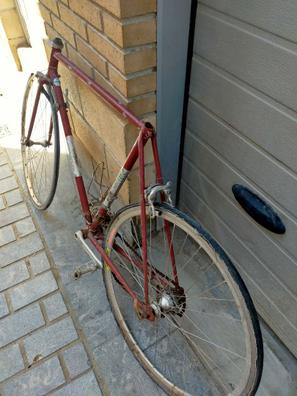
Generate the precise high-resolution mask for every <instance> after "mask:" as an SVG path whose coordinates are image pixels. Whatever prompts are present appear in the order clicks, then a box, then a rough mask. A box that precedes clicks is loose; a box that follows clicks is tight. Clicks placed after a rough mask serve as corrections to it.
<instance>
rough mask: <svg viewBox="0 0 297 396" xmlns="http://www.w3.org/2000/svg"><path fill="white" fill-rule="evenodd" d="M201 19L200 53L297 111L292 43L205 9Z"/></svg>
mask: <svg viewBox="0 0 297 396" xmlns="http://www.w3.org/2000/svg"><path fill="white" fill-rule="evenodd" d="M201 9H202V8H201ZM197 18H198V21H199V23H197V27H198V29H197V37H198V40H196V42H195V48H194V50H195V52H196V53H199V54H200V56H202V57H204V58H206V59H208V60H210V61H211V62H213V63H214V64H216V65H217V66H219V67H221V68H222V69H224V70H228V72H229V73H232V74H234V75H235V76H236V77H238V78H240V79H242V80H243V81H245V82H247V83H248V84H250V85H251V86H253V87H257V89H259V90H260V91H262V92H264V93H265V94H267V95H269V96H271V97H273V98H275V99H276V100H277V101H278V102H280V103H283V104H285V105H287V106H288V107H291V108H293V109H295V110H296V109H297V103H296V90H297V80H296V78H295V71H296V65H297V53H296V52H295V51H293V48H292V44H291V43H288V41H286V40H283V39H278V38H276V37H275V36H272V35H268V36H267V37H266V36H265V35H264V34H263V31H258V30H257V29H255V28H254V27H252V26H249V25H246V24H245V23H240V22H238V21H236V23H234V19H233V18H230V17H225V16H224V14H220V13H217V12H215V11H205V9H204V8H203V11H202V10H201V11H200V12H199V13H198V15H197ZM232 22H233V24H231V23H232ZM272 38H273V40H272ZM285 45H286V47H285ZM294 50H296V48H294Z"/></svg>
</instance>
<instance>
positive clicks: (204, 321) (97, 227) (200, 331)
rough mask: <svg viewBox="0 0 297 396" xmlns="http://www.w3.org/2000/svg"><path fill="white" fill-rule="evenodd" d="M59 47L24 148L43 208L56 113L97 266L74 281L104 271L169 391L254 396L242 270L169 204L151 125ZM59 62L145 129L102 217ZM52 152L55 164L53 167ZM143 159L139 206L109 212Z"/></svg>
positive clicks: (33, 95) (51, 189)
mask: <svg viewBox="0 0 297 396" xmlns="http://www.w3.org/2000/svg"><path fill="white" fill-rule="evenodd" d="M62 49H63V42H62V40H61V39H59V38H55V39H54V40H53V41H52V50H51V55H50V60H49V66H48V71H47V73H46V74H43V73H41V72H37V73H35V74H31V76H30V78H29V81H28V84H27V88H26V91H25V95H24V102H23V110H22V138H21V150H22V157H23V167H24V173H25V180H26V185H27V190H28V193H29V196H30V198H31V200H32V203H33V204H34V205H35V206H36V207H37V208H38V209H40V210H45V209H47V208H48V207H49V205H50V204H51V202H52V199H53V197H54V194H55V191H56V186H57V180H58V173H59V147H60V144H59V122H58V113H59V114H60V119H61V123H62V127H63V130H64V134H65V137H66V141H67V146H68V152H69V157H70V161H71V164H72V170H73V174H74V178H75V182H76V187H77V191H78V196H79V199H80V203H81V209H82V215H83V218H84V220H85V228H84V229H83V230H80V231H78V232H76V237H77V238H78V240H79V242H80V243H81V246H82V248H83V249H84V250H85V251H86V252H87V253H88V254H89V256H90V257H91V258H92V260H93V262H94V265H93V267H92V268H87V269H86V268H84V269H83V268H81V269H80V270H79V271H80V272H79V271H78V272H77V274H76V275H77V276H80V275H81V274H83V273H84V272H88V271H91V270H95V269H96V268H99V267H100V268H102V269H103V276H104V281H105V286H106V292H107V296H108V298H109V301H110V304H111V307H112V310H113V312H114V315H115V318H116V320H117V323H118V325H119V327H120V329H121V331H122V333H123V336H124V338H125V340H126V342H127V344H128V345H129V347H130V349H131V351H132V352H133V353H134V355H135V356H136V358H137V359H138V360H139V361H140V363H141V364H142V366H143V367H144V369H145V370H146V371H147V372H148V374H149V375H150V376H151V377H152V379H153V380H155V381H156V382H157V383H158V384H159V385H160V386H161V387H162V388H163V389H164V390H165V391H166V392H168V393H169V394H171V395H179V396H180V395H196V394H203V395H205V394H213V395H233V396H235V395H254V394H255V392H256V390H257V388H258V385H259V382H260V378H261V373H262V364H263V345H262V338H261V332H260V326H259V322H258V318H257V314H256V311H255V308H254V305H253V302H252V300H251V297H250V295H249V293H248V290H247V288H246V286H245V285H244V283H243V281H242V279H241V277H240V275H239V273H238V272H237V270H236V269H235V267H234V265H233V264H232V262H231V261H230V259H229V258H228V257H227V255H226V253H225V252H224V251H223V250H222V248H221V247H220V246H219V245H218V243H217V242H216V241H215V240H214V239H212V237H211V236H210V235H209V234H208V233H207V232H206V231H205V230H204V229H203V227H202V226H201V225H200V224H198V223H197V222H195V221H193V220H192V219H191V218H189V217H188V216H187V215H186V214H184V213H182V212H181V211H180V210H178V209H176V208H174V207H173V206H172V202H171V198H170V185H169V184H168V183H167V184H164V182H163V179H162V173H161V165H160V160H159V154H158V148H157V141H156V133H155V130H154V128H153V126H152V125H151V124H149V123H145V122H143V121H141V120H139V119H138V118H137V117H136V116H135V115H134V114H132V113H131V112H130V111H129V110H128V109H127V108H126V107H125V106H124V105H122V104H121V103H120V102H119V101H118V100H117V99H115V98H114V97H113V96H112V95H111V94H109V93H108V92H107V91H106V90H105V89H104V88H102V87H101V86H100V85H98V84H97V83H96V82H95V81H94V80H92V79H91V78H90V77H88V76H87V75H86V74H85V73H84V72H83V71H82V70H80V69H79V68H78V67H77V66H76V65H75V64H74V63H73V62H71V61H70V60H69V59H68V58H66V57H65V56H64V55H63V54H62ZM59 62H61V63H62V64H63V65H64V66H66V67H67V68H68V69H69V70H71V71H72V73H73V74H74V75H75V76H76V77H77V78H79V79H80V80H81V81H82V82H84V83H85V84H87V85H88V86H89V87H90V89H92V90H93V91H94V92H95V93H96V94H97V95H99V96H100V97H101V98H102V99H103V100H104V101H105V102H106V103H108V105H109V106H111V107H112V108H113V109H114V110H115V111H117V112H119V113H120V114H122V116H124V117H125V118H126V119H127V120H128V121H129V122H131V123H132V124H133V125H135V126H136V127H137V128H138V129H139V135H138V138H137V140H136V142H135V143H134V146H133V148H132V149H131V151H130V153H129V155H128V157H127V159H126V161H125V163H124V165H123V166H122V168H121V170H120V172H119V174H118V176H117V177H116V179H115V181H114V183H113V184H112V186H111V187H110V189H109V190H107V194H106V196H105V199H104V201H103V202H102V203H101V205H100V207H99V208H98V209H97V210H96V212H95V213H92V211H91V210H90V205H89V201H88V196H87V193H86V189H85V186H84V182H83V178H82V175H81V172H80V167H79V163H78V158H77V154H76V150H75V146H74V143H73V137H72V132H71V127H70V123H69V118H68V109H67V103H65V100H64V96H63V92H62V89H61V81H60V77H59V75H58V64H59ZM31 99H32V102H30V100H31ZM30 103H31V105H30ZM149 140H150V141H151V145H152V150H153V159H154V164H155V173H156V183H155V184H154V185H151V186H149V187H147V186H146V185H145V172H144V146H145V144H146V143H147V142H148V141H149ZM49 153H50V154H51V156H52V157H53V160H52V161H51V162H46V158H47V157H48V155H49ZM137 159H138V160H139V189H140V193H139V194H140V203H139V204H133V205H128V206H125V207H123V208H122V209H120V210H119V211H117V212H116V213H112V209H111V205H112V203H113V202H114V200H115V199H116V198H117V196H118V193H119V191H120V189H121V187H122V186H123V184H124V182H125V181H126V179H127V177H128V175H129V172H130V171H131V169H132V167H133V165H134V164H135V162H136V160H137ZM91 246H92V247H93V249H94V248H95V251H96V252H97V254H94V250H92V249H91Z"/></svg>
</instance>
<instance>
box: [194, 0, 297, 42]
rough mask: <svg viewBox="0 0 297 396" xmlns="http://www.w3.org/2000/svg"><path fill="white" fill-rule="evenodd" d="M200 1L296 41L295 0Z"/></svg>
mask: <svg viewBox="0 0 297 396" xmlns="http://www.w3.org/2000/svg"><path fill="white" fill-rule="evenodd" d="M201 3H204V4H206V5H208V6H210V7H213V8H215V9H216V10H218V11H222V12H224V13H225V14H227V15H231V16H234V17H236V18H238V19H241V20H242V21H245V22H248V23H250V24H251V25H255V26H258V27H259V28H261V29H264V30H267V31H268V32H272V33H275V34H276V35H279V36H281V37H284V38H287V39H289V40H292V41H296V37H297V24H296V20H297V8H296V0H252V1H247V0H203V1H201ZM247 3H248V6H247Z"/></svg>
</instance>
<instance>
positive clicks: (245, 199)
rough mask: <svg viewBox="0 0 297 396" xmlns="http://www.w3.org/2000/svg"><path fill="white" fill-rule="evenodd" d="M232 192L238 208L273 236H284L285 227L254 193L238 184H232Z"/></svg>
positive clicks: (269, 207)
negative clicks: (273, 234)
mask: <svg viewBox="0 0 297 396" xmlns="http://www.w3.org/2000/svg"><path fill="white" fill-rule="evenodd" d="M232 192H233V194H234V197H235V199H236V200H237V202H238V203H239V204H240V206H241V207H242V208H243V209H244V210H245V211H246V213H247V214H248V215H250V216H251V217H252V218H253V219H254V220H255V221H256V222H257V223H258V224H260V225H261V226H263V227H265V228H266V229H267V230H269V231H271V232H274V233H275V234H284V233H285V232H286V227H285V226H284V223H283V222H282V220H281V218H280V217H279V215H278V214H277V213H276V212H275V211H274V210H273V209H272V208H271V206H270V205H268V204H267V203H266V202H265V201H264V200H263V199H262V198H260V197H259V196H258V195H256V194H255V193H254V192H252V191H251V190H249V189H248V188H247V187H244V186H242V185H240V184H234V185H233V186H232Z"/></svg>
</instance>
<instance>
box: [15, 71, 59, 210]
mask: <svg viewBox="0 0 297 396" xmlns="http://www.w3.org/2000/svg"><path fill="white" fill-rule="evenodd" d="M32 120H33V121H32ZM32 123H33V124H32ZM21 145H22V159H23V169H24V175H25V181H26V185H27V190H28V193H29V196H30V198H31V201H32V202H33V204H34V206H36V207H37V208H38V209H40V210H44V209H47V208H48V207H49V205H50V204H51V202H52V200H53V197H54V195H55V191H56V187H57V182H58V175H59V159H60V140H59V126H58V117H57V110H56V108H55V104H54V98H53V94H52V88H51V86H50V85H49V84H47V83H44V84H43V85H40V82H39V79H38V77H37V76H36V75H35V74H32V75H31V76H30V78H29V80H28V83H27V87H26V91H25V95H24V100H23V109H22V137H21Z"/></svg>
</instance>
